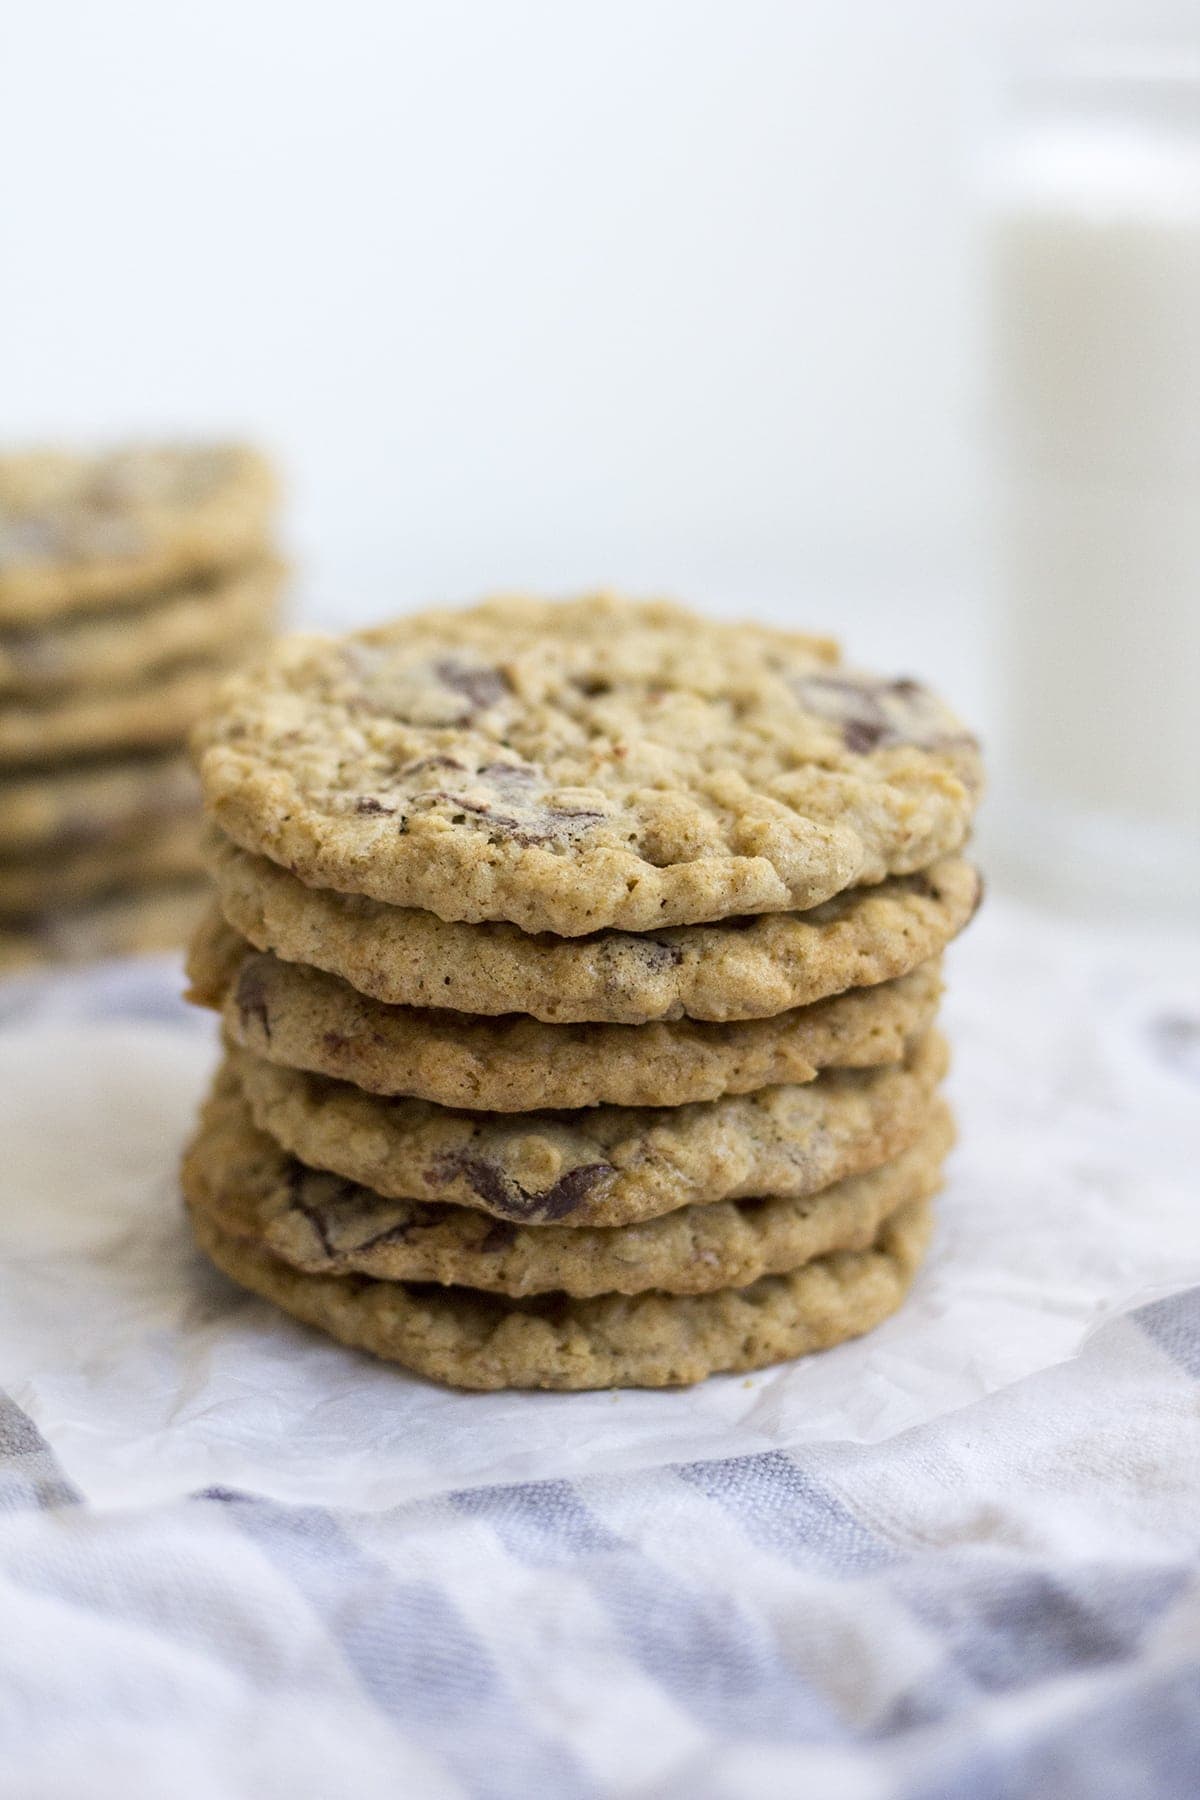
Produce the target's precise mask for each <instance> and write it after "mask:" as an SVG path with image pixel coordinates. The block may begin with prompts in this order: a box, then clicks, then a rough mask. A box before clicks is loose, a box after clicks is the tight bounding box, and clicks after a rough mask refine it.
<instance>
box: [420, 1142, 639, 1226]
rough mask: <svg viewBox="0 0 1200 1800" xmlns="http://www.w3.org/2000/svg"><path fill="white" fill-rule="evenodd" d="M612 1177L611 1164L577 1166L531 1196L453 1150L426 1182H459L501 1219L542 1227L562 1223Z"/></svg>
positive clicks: (481, 1160)
mask: <svg viewBox="0 0 1200 1800" xmlns="http://www.w3.org/2000/svg"><path fill="white" fill-rule="evenodd" d="M611 1174H612V1165H611V1163H580V1164H579V1165H578V1166H577V1167H575V1168H574V1169H568V1170H567V1173H566V1174H565V1175H562V1176H560V1177H559V1179H558V1180H557V1181H556V1182H554V1183H553V1184H552V1186H550V1187H548V1188H541V1189H538V1190H535V1191H534V1192H532V1193H531V1192H530V1191H529V1190H528V1189H526V1188H523V1187H522V1186H521V1184H520V1182H518V1181H514V1180H513V1178H512V1176H511V1175H506V1174H505V1172H504V1171H503V1169H501V1168H499V1167H498V1166H497V1164H496V1163H494V1162H490V1161H488V1159H487V1158H486V1157H483V1156H472V1155H471V1153H470V1152H469V1151H465V1150H453V1151H450V1152H448V1153H447V1154H446V1155H445V1156H443V1157H441V1158H439V1160H438V1162H437V1163H436V1164H435V1166H434V1167H433V1168H432V1169H431V1170H430V1171H429V1179H430V1181H434V1182H440V1183H445V1182H450V1181H455V1180H459V1179H461V1180H463V1181H465V1182H466V1183H467V1186H468V1187H469V1188H471V1190H472V1191H473V1192H474V1193H476V1194H478V1195H479V1198H480V1199H481V1200H483V1201H486V1203H487V1205H488V1206H489V1207H492V1208H494V1210H495V1211H496V1212H498V1213H500V1214H501V1215H502V1216H503V1217H504V1218H506V1219H516V1220H518V1221H521V1220H526V1219H532V1220H539V1221H541V1222H542V1223H544V1224H545V1223H549V1222H551V1221H553V1220H554V1219H565V1218H566V1216H567V1214H568V1213H572V1212H574V1211H575V1209H576V1207H578V1206H581V1205H582V1204H583V1202H584V1201H585V1200H586V1199H587V1197H588V1195H589V1193H590V1192H591V1191H592V1189H593V1188H594V1187H595V1186H596V1184H597V1182H600V1181H603V1180H604V1179H605V1177H606V1176H608V1175H611Z"/></svg>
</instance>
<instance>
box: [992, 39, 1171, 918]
mask: <svg viewBox="0 0 1200 1800" xmlns="http://www.w3.org/2000/svg"><path fill="white" fill-rule="evenodd" d="M988 239H989V242H988V280H989V288H990V292H989V296H988V299H989V310H990V314H991V326H992V334H991V344H992V368H991V377H992V395H993V418H994V425H995V431H996V438H997V446H996V448H997V455H996V459H995V465H996V472H997V483H996V489H997V519H996V526H997V548H998V569H997V586H998V589H999V600H1000V611H1001V618H1002V621H1003V625H1004V644H1003V658H1004V666H1005V680H1004V683H1003V698H1004V703H1005V710H1006V713H1007V727H1008V730H1007V738H1008V743H1007V751H1006V755H1007V766H1008V768H1009V770H1010V772H1011V775H1012V778H1013V779H1012V784H1011V785H1012V793H1011V795H1010V803H1011V805H1010V817H1009V820H1008V824H1009V829H1010V832H1012V833H1015V834H1017V835H1018V836H1019V835H1020V834H1021V833H1022V831H1024V832H1025V834H1026V842H1027V844H1028V845H1030V846H1036V854H1037V856H1038V857H1039V858H1041V859H1043V860H1044V859H1045V858H1047V857H1050V858H1058V859H1059V861H1060V862H1071V861H1072V859H1074V861H1075V862H1076V863H1077V864H1078V873H1079V875H1080V878H1081V879H1083V880H1086V881H1088V882H1103V881H1108V882H1109V884H1110V885H1111V886H1113V887H1114V889H1115V888H1116V887H1118V886H1119V885H1120V883H1121V879H1122V878H1125V880H1126V885H1127V886H1129V887H1130V888H1131V889H1135V888H1137V887H1138V886H1139V885H1141V886H1143V887H1145V886H1148V885H1149V884H1151V883H1153V882H1155V881H1156V880H1157V881H1160V882H1161V881H1166V882H1168V883H1171V884H1174V885H1175V886H1176V887H1178V888H1179V889H1180V890H1181V893H1182V892H1186V891H1189V890H1190V891H1191V892H1194V894H1195V895H1196V896H1197V898H1198V899H1200V79H1197V80H1195V81H1194V83H1193V82H1192V80H1191V78H1190V77H1186V78H1185V77H1181V76H1180V75H1179V72H1178V71H1177V70H1176V71H1175V73H1174V74H1173V75H1172V76H1171V77H1170V79H1167V80H1165V81H1163V80H1149V81H1138V82H1133V83H1132V84H1122V83H1120V82H1117V83H1113V82H1112V81H1109V82H1107V83H1100V84H1099V85H1098V86H1095V85H1089V84H1088V83H1086V82H1085V83H1083V84H1082V86H1080V87H1072V88H1069V89H1068V90H1067V91H1066V92H1061V91H1060V92H1059V93H1058V94H1057V96H1052V97H1051V99H1050V101H1049V102H1046V100H1045V97H1044V96H1043V100H1042V103H1041V104H1040V105H1039V106H1038V107H1035V108H1034V109H1033V112H1032V115H1031V116H1030V117H1028V118H1027V119H1026V120H1025V122H1024V126H1023V127H1022V126H1021V125H1018V127H1017V129H1016V130H1015V132H1014V133H1013V134H1012V135H1011V137H1010V140H1009V143H1008V147H1007V153H1006V154H1002V155H1001V156H1000V158H999V160H998V162H997V163H996V165H995V168H994V171H993V182H992V188H991V195H990V208H989V231H988ZM1116 864H1121V865H1122V866H1121V868H1120V869H1119V870H1118V869H1117V868H1116V867H1115V865H1116Z"/></svg>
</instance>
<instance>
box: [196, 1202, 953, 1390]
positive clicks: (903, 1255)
mask: <svg viewBox="0 0 1200 1800" xmlns="http://www.w3.org/2000/svg"><path fill="white" fill-rule="evenodd" d="M191 1215H192V1230H193V1232H194V1234H195V1237H196V1241H197V1243H198V1244H199V1245H200V1248H201V1249H202V1250H203V1251H204V1252H205V1253H206V1254H207V1255H208V1257H209V1258H210V1259H211V1260H212V1261H213V1262H214V1263H215V1264H216V1265H217V1267H218V1268H219V1269H222V1270H223V1271H224V1272H225V1274H226V1275H228V1276H230V1277H231V1278H232V1280H234V1281H236V1282H238V1283H239V1284H240V1285H241V1286H242V1287H245V1288H249V1289H250V1290H251V1292H253V1293H256V1294H260V1295H262V1296H263V1298H264V1299H267V1300H271V1301H273V1302H274V1304H275V1305H276V1306H279V1307H281V1308H282V1309H283V1311H284V1312H288V1313H291V1314H292V1315H293V1316H294V1317H295V1318H297V1319H301V1320H303V1321H304V1323H305V1324H308V1325H314V1326H316V1327H317V1328H318V1329H319V1330H321V1331H325V1332H327V1333H328V1334H329V1335H330V1336H331V1337H334V1338H337V1339H338V1340H339V1341H340V1342H341V1343H343V1344H348V1345H350V1346H352V1347H353V1348H355V1349H359V1350H367V1351H370V1352H371V1353H372V1354H373V1355H375V1356H379V1357H382V1358H384V1359H385V1360H387V1361H389V1362H397V1363H401V1364H403V1365H404V1366H405V1367H406V1368H409V1369H412V1370H413V1371H415V1373H417V1374H419V1375H425V1376H428V1377H429V1378H431V1379H432V1380H435V1381H442V1382H446V1383H448V1384H449V1385H450V1386H451V1387H461V1388H474V1389H497V1388H509V1387H511V1388H558V1389H568V1388H573V1389H580V1388H605V1387H678V1386H687V1385H689V1384H690V1383H692V1382H696V1381H702V1380H703V1379H704V1378H705V1376H707V1375H712V1374H715V1373H717V1372H718V1371H720V1370H745V1369H759V1368H762V1367H764V1366H765V1365H766V1364H768V1363H775V1362H783V1361H785V1360H787V1359H788V1358H790V1357H794V1356H803V1355H806V1354H808V1353H809V1352H811V1351H814V1350H825V1349H828V1348H829V1347H830V1346H831V1345H833V1344H838V1343H841V1342H842V1341H843V1340H844V1339H846V1338H852V1337H858V1336H860V1335H861V1334H862V1333H863V1332H865V1331H870V1330H871V1328H872V1327H873V1326H875V1325H878V1324H879V1323H880V1322H881V1320H883V1319H885V1318H887V1316H888V1314H889V1313H892V1312H894V1311H895V1310H896V1308H897V1307H898V1306H899V1305H900V1303H901V1301H902V1300H903V1298H904V1296H905V1294H906V1293H907V1291H908V1289H909V1287H910V1285H911V1283H912V1279H913V1276H914V1275H915V1273H916V1270H917V1267H918V1265H919V1263H920V1261H921V1257H922V1255H923V1254H924V1251H925V1246H926V1244H927V1243H928V1240H929V1234H930V1229H931V1225H932V1214H931V1209H930V1204H929V1202H928V1201H927V1200H915V1201H912V1202H910V1203H909V1204H908V1205H906V1206H901V1207H900V1208H899V1209H898V1210H897V1211H896V1212H894V1213H893V1214H892V1215H891V1217H890V1218H888V1219H887V1220H885V1222H884V1224H883V1225H882V1227H881V1228H880V1231H879V1235H878V1237H877V1239H876V1241H875V1243H874V1244H873V1245H872V1247H871V1248H870V1249H868V1250H845V1251H835V1252H833V1253H832V1254H831V1255H828V1256H820V1257H816V1258H815V1259H814V1260H813V1261H812V1262H808V1263H805V1264H804V1265H803V1267H802V1268H799V1269H796V1270H795V1271H793V1273H791V1274H790V1275H764V1276H763V1277H762V1278H761V1279H760V1280H758V1281H755V1282H752V1283H751V1284H750V1285H749V1286H748V1287H740V1288H738V1287H729V1288H721V1289H719V1290H718V1291H717V1292H716V1293H711V1294H664V1293H657V1292H656V1293H649V1294H635V1295H632V1296H626V1295H620V1294H605V1295H602V1296H600V1297H599V1298H595V1299H590V1300H572V1299H571V1298H570V1297H569V1296H567V1295H565V1294H540V1295H536V1296H534V1297H533V1298H531V1299H526V1300H514V1299H509V1298H507V1297H503V1296H500V1295H497V1294H486V1293H483V1292H482V1291H480V1290H478V1289H474V1288H465V1287H436V1286H432V1285H430V1284H423V1283H409V1282H401V1281H374V1280H372V1279H371V1278H370V1277H368V1276H361V1275H351V1276H345V1275H309V1274H305V1273H302V1272H301V1271H300V1270H298V1269H293V1268H290V1267H289V1266H288V1265H287V1264H286V1263H284V1262H281V1261H280V1260H279V1259H278V1258H277V1257H274V1256H272V1255H271V1254H270V1253H269V1252H268V1251H265V1250H263V1249H260V1248H259V1247H258V1246H257V1245H256V1244H254V1243H251V1242H247V1241H246V1240H245V1239H243V1238H241V1237H237V1236H234V1235H233V1234H232V1233H231V1232H229V1231H226V1230H224V1229H223V1228H222V1227H221V1226H220V1225H218V1224H217V1223H216V1221H215V1220H214V1219H213V1218H212V1216H211V1215H210V1214H209V1213H208V1212H207V1211H206V1210H204V1209H203V1207H202V1206H201V1205H198V1204H196V1203H195V1202H193V1203H192V1206H191Z"/></svg>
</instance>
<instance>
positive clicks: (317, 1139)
mask: <svg viewBox="0 0 1200 1800" xmlns="http://www.w3.org/2000/svg"><path fill="white" fill-rule="evenodd" d="M946 1063H947V1055H946V1047H945V1044H944V1042H943V1040H942V1039H941V1038H940V1037H939V1036H938V1035H937V1033H936V1032H927V1033H926V1034H925V1036H924V1037H921V1038H918V1039H916V1040H915V1041H914V1042H913V1043H911V1044H910V1045H909V1046H908V1048H907V1052H906V1055H905V1058H904V1061H903V1062H900V1063H895V1064H892V1065H890V1066H885V1067H884V1068H881V1069H830V1070H827V1071H826V1072H825V1073H824V1074H823V1075H820V1076H818V1077H817V1079H816V1080H815V1081H811V1082H807V1083H805V1084H803V1085H796V1086H789V1087H772V1088H764V1089H763V1090H761V1091H760V1092H759V1093H756V1094H746V1095H726V1096H724V1097H723V1098H722V1099H720V1100H711V1101H702V1102H700V1103H698V1104H694V1105H691V1106H678V1107H668V1106H663V1107H645V1108H629V1107H620V1106H593V1107H588V1108H585V1109H584V1110H583V1111H582V1112H561V1113H551V1112H534V1113H520V1114H517V1115H515V1116H514V1115H513V1114H511V1113H506V1114H501V1115H499V1116H496V1115H494V1114H489V1113H479V1112H459V1111H453V1110H451V1109H449V1108H446V1107H441V1106H433V1105H430V1104H429V1102H428V1101H424V1100H408V1099H382V1098H380V1097H379V1096H377V1095H374V1094H365V1093H363V1092H361V1090H360V1089H358V1088H354V1087H349V1086H348V1085H347V1084H346V1083H344V1082H340V1081H330V1080H328V1079H327V1078H325V1077H324V1076H320V1075H310V1074H306V1073H304V1072H303V1071H301V1070H298V1069H286V1068H283V1067H281V1066H280V1065H279V1064H278V1063H271V1062H267V1061H266V1060H265V1059H264V1058H262V1057H258V1056H253V1055H251V1054H250V1053H249V1052H247V1051H245V1050H238V1049H235V1048H232V1047H231V1048H230V1050H229V1066H230V1070H231V1072H232V1074H233V1075H234V1076H236V1079H237V1081H238V1083H239V1084H240V1086H241V1089H242V1092H243V1094H244V1095H245V1098H246V1100H247V1102H248V1103H249V1106H250V1110H251V1114H252V1116H253V1118H254V1121H255V1123H256V1124H257V1125H258V1126H259V1127H260V1129H261V1130H263V1131H266V1132H268V1133H270V1135H271V1136H272V1137H273V1138H275V1139H276V1141H277V1142H278V1143H279V1144H281V1145H282V1146H283V1147H284V1148H285V1149H287V1150H288V1151H290V1152H291V1153H292V1154H293V1155H294V1156H296V1157H297V1158H298V1159H299V1160H300V1161H301V1162H304V1163H307V1164H309V1165H310V1166H311V1167H313V1168H316V1169H326V1170H330V1171H332V1172H333V1173H334V1174H335V1175H338V1176H342V1177H344V1178H346V1179H347V1180H348V1181H350V1182H352V1183H357V1184H358V1185H360V1186H362V1187H368V1188H372V1189H374V1190H375V1191H376V1192H377V1193H379V1194H380V1195H383V1196H386V1197H388V1198H391V1199H404V1200H422V1201H430V1202H446V1201H450V1202H452V1203H453V1204H454V1205H456V1206H459V1207H473V1208H476V1209H477V1210H480V1211H482V1212H484V1213H487V1214H489V1215H490V1216H491V1217H492V1218H495V1219H503V1220H508V1221H509V1222H515V1223H517V1224H522V1225H544V1224H555V1225H559V1226H564V1227H565V1226H569V1227H579V1226H588V1227H591V1226H606V1227H607V1226H615V1225H626V1224H630V1223H634V1222H637V1221H639V1220H643V1219H651V1218H656V1217H657V1216H658V1215H660V1214H662V1213H666V1212H671V1211H672V1210H673V1209H674V1208H676V1207H680V1206H686V1205H689V1204H692V1203H695V1202H708V1201H713V1200H728V1199H741V1198H745V1197H747V1196H751V1195H755V1194H776V1195H782V1196H786V1197H789V1198H796V1197H803V1196H805V1195H807V1194H812V1193H815V1192H817V1191H818V1190H819V1189H821V1188H824V1187H828V1186H830V1185H831V1184H832V1183H833V1182H835V1181H841V1180H843V1179H844V1178H846V1177H847V1176H852V1175H858V1174H860V1173H862V1172H863V1171H864V1170H866V1169H872V1168H875V1167H876V1166H877V1165H878V1164H879V1163H882V1162H886V1161H888V1160H889V1159H890V1158H891V1157H893V1156H896V1155H898V1154H899V1153H900V1152H901V1151H902V1150H906V1149H908V1147H909V1146H910V1145H911V1144H913V1143H914V1142H915V1141H916V1139H917V1138H918V1137H919V1136H920V1135H921V1132H922V1131H923V1130H924V1128H925V1126H926V1124H927V1122H928V1118H929V1111H930V1107H931V1105H932V1101H933V1092H934V1088H935V1086H936V1084H937V1082H938V1081H940V1080H941V1078H942V1076H943V1075H944V1073H945V1070H946Z"/></svg>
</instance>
